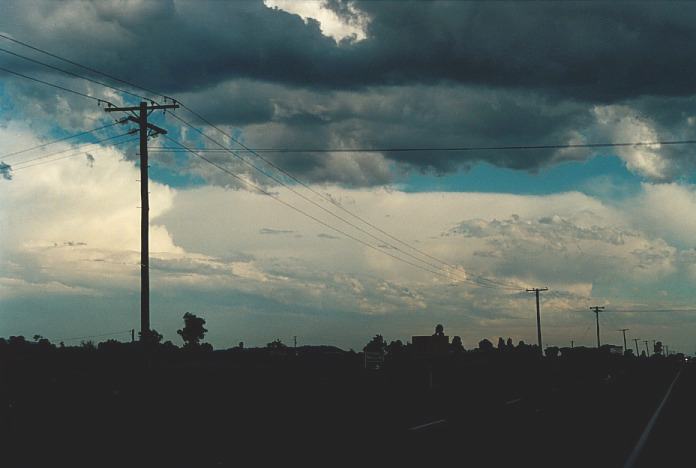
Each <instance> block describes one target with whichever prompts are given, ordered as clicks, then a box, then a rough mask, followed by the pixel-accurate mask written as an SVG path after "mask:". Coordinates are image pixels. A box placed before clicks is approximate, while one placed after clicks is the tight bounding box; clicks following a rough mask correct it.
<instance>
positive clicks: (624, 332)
mask: <svg viewBox="0 0 696 468" xmlns="http://www.w3.org/2000/svg"><path fill="white" fill-rule="evenodd" d="M628 330H630V328H621V329H619V331H620V332H623V338H624V354H626V349H627V348H626V332H627V331H628Z"/></svg>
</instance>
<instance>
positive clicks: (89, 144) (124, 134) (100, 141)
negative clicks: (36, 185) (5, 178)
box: [11, 129, 137, 169]
mask: <svg viewBox="0 0 696 468" xmlns="http://www.w3.org/2000/svg"><path fill="white" fill-rule="evenodd" d="M136 131H137V129H134V130H130V131H128V132H125V133H121V134H120V135H115V136H110V137H106V138H102V139H101V140H97V141H95V142H93V143H85V144H82V145H79V146H77V147H75V148H68V149H65V150H61V151H55V152H53V153H49V154H44V155H41V156H39V157H36V158H33V159H27V160H26V161H20V162H18V163H15V164H14V165H12V166H11V167H14V166H21V165H23V164H26V163H30V162H33V161H38V160H41V159H46V158H50V157H51V156H56V155H58V154H63V153H67V152H68V151H75V150H77V149H82V148H86V147H89V146H94V145H98V144H100V143H104V142H106V141H110V140H114V139H116V138H120V137H123V136H126V135H132V134H133V133H135V132H136ZM22 168H23V167H19V168H18V169H22Z"/></svg>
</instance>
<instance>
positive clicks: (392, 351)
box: [386, 340, 406, 356]
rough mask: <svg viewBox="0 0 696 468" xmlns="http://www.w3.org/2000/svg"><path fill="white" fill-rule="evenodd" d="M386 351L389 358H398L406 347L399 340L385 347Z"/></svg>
mask: <svg viewBox="0 0 696 468" xmlns="http://www.w3.org/2000/svg"><path fill="white" fill-rule="evenodd" d="M386 350H387V353H388V354H389V355H390V356H398V355H400V354H402V353H403V352H404V351H406V347H405V346H404V344H403V342H402V341H401V340H396V341H392V342H391V343H389V345H387V347H386Z"/></svg>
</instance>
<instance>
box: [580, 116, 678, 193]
mask: <svg viewBox="0 0 696 468" xmlns="http://www.w3.org/2000/svg"><path fill="white" fill-rule="evenodd" d="M593 111H594V115H595V118H596V120H597V125H598V126H599V129H600V132H601V133H605V134H607V135H608V136H609V138H610V141H611V142H614V143H630V142H653V141H659V140H660V137H659V135H658V133H657V131H656V130H655V128H654V126H653V125H652V124H651V122H650V121H649V120H648V119H646V118H643V117H641V116H640V115H639V114H638V112H637V111H635V110H634V109H632V108H630V107H628V106H623V105H610V106H596V107H594V109H593ZM660 149H661V147H660V145H659V144H658V145H646V146H623V147H619V148H616V154H617V155H618V156H619V157H620V158H621V159H623V160H624V161H625V163H626V167H627V168H628V169H629V170H630V171H632V172H635V173H637V174H640V175H642V176H644V177H648V178H650V179H653V180H667V179H670V178H671V177H673V176H674V173H673V172H674V167H673V163H672V161H671V160H670V159H668V158H666V157H665V156H664V155H663V154H662V153H661V152H660Z"/></svg>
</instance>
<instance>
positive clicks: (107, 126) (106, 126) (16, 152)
mask: <svg viewBox="0 0 696 468" xmlns="http://www.w3.org/2000/svg"><path fill="white" fill-rule="evenodd" d="M127 121H128V119H120V120H117V121H115V122H114V123H110V124H108V125H103V126H101V127H97V128H93V129H92V130H85V131H84V132H80V133H76V134H74V135H70V136H66V137H63V138H58V139H57V140H53V141H49V142H47V143H42V144H40V145H36V146H32V147H31V148H26V149H23V150H19V151H13V152H12V153H7V154H5V155H2V156H0V161H3V162H4V161H7V160H8V159H9V158H11V157H14V156H16V155H19V154H22V153H28V152H29V151H33V150H36V149H40V148H45V147H46V146H49V145H53V144H56V143H60V142H63V141H67V140H72V139H73V138H78V137H81V136H84V135H88V134H90V133H94V132H98V131H99V130H104V129H106V128H109V127H113V126H115V125H118V124H123V123H125V122H127Z"/></svg>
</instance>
